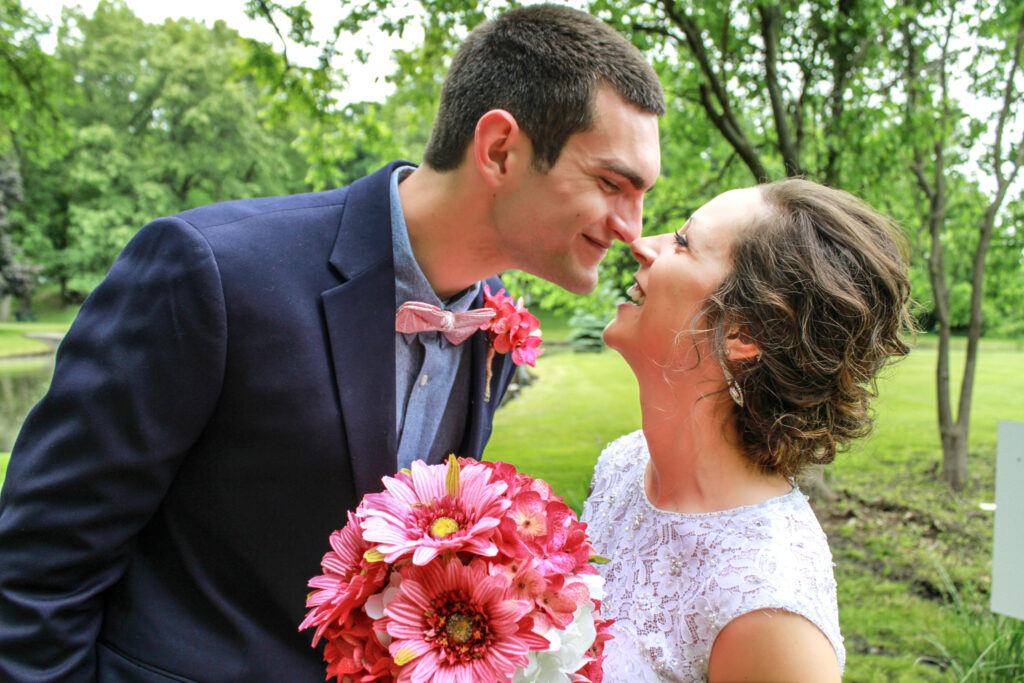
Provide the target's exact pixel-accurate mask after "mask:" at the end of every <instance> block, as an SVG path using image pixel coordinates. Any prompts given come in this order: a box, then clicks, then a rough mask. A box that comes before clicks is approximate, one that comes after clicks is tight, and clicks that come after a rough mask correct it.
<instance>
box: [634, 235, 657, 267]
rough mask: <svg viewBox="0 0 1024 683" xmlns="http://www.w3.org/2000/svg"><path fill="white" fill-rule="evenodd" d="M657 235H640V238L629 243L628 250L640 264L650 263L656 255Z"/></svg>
mask: <svg viewBox="0 0 1024 683" xmlns="http://www.w3.org/2000/svg"><path fill="white" fill-rule="evenodd" d="M656 240H657V237H656V236H651V237H641V238H640V239H636V240H633V242H632V244H630V245H629V248H630V250H631V251H632V252H633V258H635V259H636V260H637V261H639V262H640V265H641V266H647V265H650V264H651V263H652V262H653V261H654V259H655V257H657V255H658V248H657V242H656Z"/></svg>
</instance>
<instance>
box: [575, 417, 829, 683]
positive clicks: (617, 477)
mask: <svg viewBox="0 0 1024 683" xmlns="http://www.w3.org/2000/svg"><path fill="white" fill-rule="evenodd" d="M649 457H650V456H649V454H648V451H647V442H646V441H645V440H644V437H643V433H642V432H640V431H637V432H634V433H632V434H628V435H626V436H623V437H621V438H619V439H618V440H616V441H615V442H613V443H612V444H610V445H609V446H608V448H606V449H605V451H604V452H603V453H602V454H601V457H600V458H599V459H598V462H597V466H596V467H595V469H594V479H593V491H592V493H591V495H590V497H589V498H588V499H587V502H586V503H585V504H584V509H583V519H584V521H586V522H587V523H588V531H589V534H590V537H591V539H592V540H593V543H594V547H595V549H596V551H597V553H598V554H599V555H601V556H603V557H606V558H608V559H609V560H610V562H609V563H608V564H605V565H602V566H601V567H600V568H599V569H600V571H601V574H602V575H603V576H604V578H605V582H606V583H605V589H604V593H605V598H604V600H603V601H602V606H601V612H602V616H604V617H606V618H612V619H615V624H614V625H613V626H612V633H613V634H614V635H615V639H614V640H611V641H609V642H608V643H607V644H606V646H605V652H606V654H607V659H606V660H605V665H604V669H605V679H606V680H609V681H630V682H631V683H656V682H660V681H703V680H706V679H707V670H708V657H709V656H710V654H711V646H712V644H713V643H714V640H715V638H716V637H717V635H718V633H719V631H721V630H722V628H723V627H724V626H725V625H726V624H728V623H729V622H730V621H731V620H733V619H735V618H736V617H739V616H741V615H743V614H746V613H748V612H751V611H754V610H758V609H781V610H787V611H789V612H793V613H796V614H800V615H802V616H804V617H805V618H807V619H808V620H810V621H811V622H812V623H814V624H815V625H816V626H817V627H818V628H819V629H821V631H822V632H823V633H824V634H825V636H826V637H827V638H828V639H829V641H830V642H831V643H832V647H833V648H835V651H836V656H837V657H838V659H839V666H840V670H842V668H843V667H844V665H845V662H846V651H845V649H844V647H843V638H842V636H841V635H840V632H839V609H838V605H837V602H836V583H835V578H834V576H833V573H832V554H831V552H830V550H829V547H828V542H827V539H826V538H825V534H824V532H823V531H822V529H821V526H820V524H818V520H817V518H816V517H815V516H814V511H813V510H811V507H810V505H808V503H807V498H806V496H804V495H803V494H802V493H801V492H800V490H799V489H797V488H796V487H794V488H793V490H792V491H791V492H789V493H788V494H785V495H782V496H778V497H776V498H772V499H769V500H767V501H764V502H763V503H759V504H757V505H748V506H744V507H739V508H734V509H731V510H723V511H718V512H708V513H700V514H685V513H677V512H669V511H665V510H660V509H658V508H656V507H654V506H653V505H651V503H650V501H649V500H648V498H647V495H646V493H645V492H644V487H643V481H644V471H645V469H646V466H647V462H648V459H649Z"/></svg>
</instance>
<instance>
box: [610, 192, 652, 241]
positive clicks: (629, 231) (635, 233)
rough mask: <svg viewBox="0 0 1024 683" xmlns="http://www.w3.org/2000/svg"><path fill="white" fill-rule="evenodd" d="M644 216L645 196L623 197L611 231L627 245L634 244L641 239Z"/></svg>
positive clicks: (614, 216) (613, 218)
mask: <svg viewBox="0 0 1024 683" xmlns="http://www.w3.org/2000/svg"><path fill="white" fill-rule="evenodd" d="M643 215H644V198H643V195H640V196H638V197H623V198H622V199H621V200H620V203H619V205H618V207H617V210H616V211H615V212H614V213H613V215H612V220H611V229H612V232H614V233H615V238H616V239H618V240H621V241H623V242H625V243H626V244H632V243H633V242H634V241H636V240H637V239H639V237H640V233H641V231H642V230H643V223H644V219H643Z"/></svg>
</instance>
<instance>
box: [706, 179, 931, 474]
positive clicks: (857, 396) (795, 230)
mask: <svg viewBox="0 0 1024 683" xmlns="http://www.w3.org/2000/svg"><path fill="white" fill-rule="evenodd" d="M758 189H759V190H760V192H761V197H762V198H763V199H764V201H765V203H766V204H767V205H768V207H769V208H770V210H771V211H770V213H768V214H767V216H766V218H765V220H763V221H760V222H759V223H757V224H755V225H754V226H753V227H752V228H751V229H750V230H746V231H744V232H743V233H742V235H741V236H740V237H739V238H738V239H737V240H736V243H734V244H733V245H732V271H731V273H730V274H729V275H728V276H726V279H725V281H724V282H723V283H722V284H721V286H720V287H719V288H718V289H717V290H716V291H715V293H714V294H712V296H711V297H710V298H709V300H708V309H707V314H708V318H707V321H708V323H709V324H708V327H709V329H710V330H713V331H714V332H712V335H713V338H712V343H713V347H712V348H714V349H717V350H718V354H719V358H721V359H722V362H723V364H724V366H725V367H726V369H727V370H728V371H729V372H730V373H731V374H732V375H733V377H734V378H735V379H736V381H737V382H738V383H739V385H740V387H741V389H742V392H743V397H744V405H743V407H740V406H734V415H735V419H736V424H737V427H738V431H739V434H740V436H741V438H742V444H743V448H744V450H745V452H746V454H747V457H749V458H750V459H751V460H752V461H753V462H754V463H755V464H757V465H759V466H760V467H761V468H762V469H763V470H764V471H768V472H778V473H781V474H784V475H787V476H792V475H795V474H796V473H797V472H798V471H800V470H801V469H803V468H804V467H805V466H807V465H810V464H813V463H822V464H824V463H829V462H832V460H833V459H834V458H835V454H836V451H837V449H841V448H843V447H844V446H847V445H848V444H849V442H850V441H851V440H853V439H856V438H858V437H862V436H864V435H866V434H867V433H868V432H869V431H870V430H871V427H872V418H871V415H870V414H869V412H868V402H869V400H870V399H871V398H872V397H874V395H875V394H876V386H875V377H876V375H877V373H878V371H879V370H881V369H882V368H883V367H884V366H885V365H886V364H887V363H888V362H889V361H890V359H893V358H897V357H902V356H904V355H906V354H907V352H908V350H909V349H908V347H907V345H906V344H905V343H904V342H903V340H902V339H901V338H900V335H901V333H903V332H907V331H909V330H911V329H912V325H911V322H910V316H909V313H908V310H907V304H908V299H909V296H910V282H909V280H908V279H907V266H906V262H905V259H904V257H903V252H902V249H901V247H902V240H901V237H900V234H899V232H898V231H897V230H896V229H895V227H894V226H893V224H892V223H891V221H890V220H889V219H888V218H886V217H885V216H883V215H882V214H880V213H878V212H877V211H875V210H874V209H873V208H871V207H870V206H868V205H867V204H866V203H865V202H863V201H861V200H860V199H857V198H856V197H854V196H852V195H850V194H848V193H846V192H843V191H841V190H836V189H832V188H829V187H825V186H822V185H818V184H817V183H813V182H810V181H807V180H800V179H789V180H782V181H778V182H774V183H767V184H764V185H759V186H758ZM736 328H739V329H740V330H742V334H743V335H744V336H745V337H749V338H750V339H752V340H754V341H756V342H757V344H758V345H759V347H760V349H761V355H760V356H759V357H758V358H749V359H744V360H728V359H726V357H725V354H724V352H723V350H724V342H725V340H724V336H725V333H726V331H727V330H729V329H736Z"/></svg>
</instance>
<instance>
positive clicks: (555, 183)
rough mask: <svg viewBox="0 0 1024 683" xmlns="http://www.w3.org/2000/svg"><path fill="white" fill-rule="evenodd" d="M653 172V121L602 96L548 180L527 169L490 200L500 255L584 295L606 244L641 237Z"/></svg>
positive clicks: (656, 155)
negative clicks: (591, 121) (591, 119)
mask: <svg viewBox="0 0 1024 683" xmlns="http://www.w3.org/2000/svg"><path fill="white" fill-rule="evenodd" d="M660 169H661V155H660V147H659V144H658V117H657V116H656V115H654V114H651V113H648V112H645V111H642V110H641V109H639V108H638V107H636V106H635V105H633V104H630V103H628V102H626V101H625V100H623V99H622V98H621V97H620V96H619V95H618V94H617V93H615V92H614V91H613V90H611V89H610V88H607V87H605V88H601V89H600V90H599V91H598V93H597V95H596V97H595V99H594V125H593V126H592V127H591V128H590V130H587V131H584V132H582V133H576V134H574V135H572V136H570V137H569V139H568V140H567V141H566V144H565V147H564V148H563V149H562V153H561V155H560V156H559V157H558V161H556V162H555V165H554V166H552V167H551V168H550V169H549V170H548V172H547V173H540V172H538V171H537V170H536V169H534V168H533V167H532V166H531V167H530V168H529V169H528V170H526V171H524V172H522V174H521V176H520V177H519V178H518V179H516V182H514V183H512V184H511V185H510V186H509V188H508V191H507V192H505V193H503V194H502V195H501V196H500V197H499V198H497V200H496V203H495V209H494V215H493V226H494V229H495V231H496V233H497V237H498V242H499V245H500V248H501V249H502V250H503V251H504V252H505V255H506V256H507V257H508V258H509V259H510V261H511V262H512V264H513V267H515V268H519V269H521V270H525V271H526V272H528V273H532V274H534V275H537V276H539V277H542V278H544V279H545V280H549V281H551V282H554V283H555V284H558V285H560V286H561V287H564V288H565V289H567V290H569V291H570V292H574V293H576V294H586V293H587V292H590V291H592V290H593V289H594V287H595V286H596V285H597V266H598V264H599V263H600V262H601V259H602V258H604V255H605V253H607V251H608V247H610V246H611V244H612V242H613V241H615V240H621V241H623V242H626V243H627V244H628V243H630V242H632V241H633V240H635V239H636V238H638V237H639V236H640V228H641V223H642V213H643V203H644V193H645V192H646V191H647V190H648V189H650V187H651V186H652V185H653V184H654V181H655V179H656V178H657V177H658V173H659V171H660Z"/></svg>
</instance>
